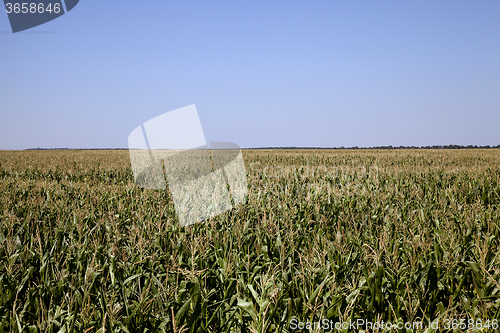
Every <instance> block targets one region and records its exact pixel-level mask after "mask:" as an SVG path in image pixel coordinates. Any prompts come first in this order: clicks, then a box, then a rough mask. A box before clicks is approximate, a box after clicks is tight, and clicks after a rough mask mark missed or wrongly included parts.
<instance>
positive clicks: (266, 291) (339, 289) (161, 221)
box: [0, 149, 500, 333]
mask: <svg viewBox="0 0 500 333" xmlns="http://www.w3.org/2000/svg"><path fill="white" fill-rule="evenodd" d="M244 158H245V163H246V167H247V175H248V183H249V196H248V201H247V203H246V204H245V205H240V206H238V207H235V208H234V209H233V210H231V211H229V212H227V213H225V214H222V215H220V216H217V217H215V218H213V219H211V220H209V221H206V222H204V223H200V224H196V225H193V226H190V227H187V228H181V227H179V226H178V223H177V222H176V215H175V210H174V207H173V203H172V201H171V200H170V197H169V193H168V191H153V190H144V189H140V188H137V187H136V186H135V184H134V180H133V176H132V173H131V169H130V163H129V160H128V153H127V152H126V151H62V152H61V151H43V152H0V191H1V193H2V196H1V197H0V221H1V222H0V245H1V246H0V333H1V332H130V333H132V332H289V331H290V321H291V320H292V319H298V320H299V321H311V322H312V321H318V320H322V319H329V320H333V321H348V320H349V319H352V320H356V319H358V318H364V319H369V320H372V321H376V320H385V321H392V322H397V321H405V322H407V321H419V320H425V322H427V321H428V320H435V319H437V318H439V319H441V320H442V319H444V318H472V319H475V320H476V319H481V320H483V321H486V320H487V319H500V318H499V317H500V284H499V283H500V269H499V267H500V257H499V251H498V250H499V240H498V238H499V227H500V214H499V210H498V208H499V202H500V186H499V185H500V154H499V151H498V150H496V149H490V150H473V151H472V150H470V151H469V150H460V151H452V150H450V151H417V150H413V151H412V150H398V151H350V150H347V151H327V150H321V151H314V150H293V151H271V150H259V151H244Z"/></svg>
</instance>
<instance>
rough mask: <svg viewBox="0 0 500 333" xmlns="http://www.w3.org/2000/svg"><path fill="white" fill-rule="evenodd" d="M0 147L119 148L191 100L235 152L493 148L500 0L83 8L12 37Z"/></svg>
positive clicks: (4, 67)
mask: <svg viewBox="0 0 500 333" xmlns="http://www.w3.org/2000/svg"><path fill="white" fill-rule="evenodd" d="M9 31H10V26H9V23H8V19H7V14H6V13H5V12H3V10H2V12H0V48H1V52H0V149H25V148H30V147H37V146H40V147H44V148H51V147H52V148H53V147H69V148H103V147H126V146H127V138H128V135H129V133H130V132H131V131H132V130H133V129H134V128H135V127H136V126H138V125H139V124H141V123H143V122H144V121H147V120H149V119H151V118H153V117H155V116H157V115H160V114H162V113H165V112H167V111H170V110H174V109H177V108H180V107H183V106H187V105H190V104H196V106H197V109H198V112H199V115H200V118H201V122H202V124H203V128H204V131H205V136H206V137H207V140H209V141H229V142H234V143H237V144H239V145H240V146H242V147H265V146H303V147H307V146H309V147H310V146H320V147H340V146H360V147H363V146H379V145H393V146H399V145H416V146H421V145H447V144H461V145H469V144H473V145H497V144H500V1H498V0H493V1H488V0H481V1H470V0H467V1H457V0H453V1H444V0H440V1H401V0H398V1H383V0H382V1H334V0H328V1H319V0H312V1H304V0H300V1H294V0H287V1H281V0H265V1H259V0H252V1H243V0H242V1H234V0H232V1H221V0H215V1H128V0H120V1H118V0H111V1H90V0H81V1H80V3H79V4H78V5H77V6H76V7H75V8H74V9H73V10H72V11H71V12H69V13H68V14H66V15H64V16H62V17H60V18H58V19H56V20H54V21H51V22H49V23H46V24H44V25H41V26H39V27H36V28H33V29H31V30H28V31H26V32H20V33H17V34H12V33H11V32H9Z"/></svg>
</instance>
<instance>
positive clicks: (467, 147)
mask: <svg viewBox="0 0 500 333" xmlns="http://www.w3.org/2000/svg"><path fill="white" fill-rule="evenodd" d="M245 149H500V145H496V146H489V145H487V146H477V145H468V146H461V145H446V146H437V145H434V146H419V147H416V146H376V147H358V146H354V147H331V148H328V147H262V148H245Z"/></svg>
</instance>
